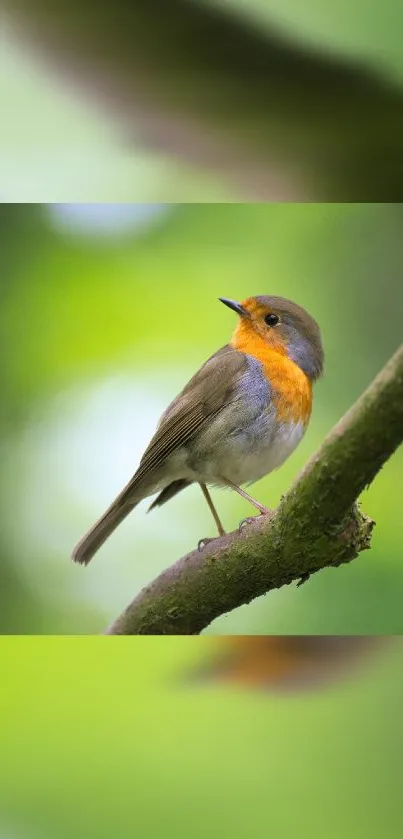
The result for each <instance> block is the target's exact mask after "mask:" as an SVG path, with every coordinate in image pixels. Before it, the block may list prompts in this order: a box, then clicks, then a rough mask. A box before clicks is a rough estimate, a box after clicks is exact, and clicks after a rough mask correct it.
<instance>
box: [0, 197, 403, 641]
mask: <svg viewBox="0 0 403 839" xmlns="http://www.w3.org/2000/svg"><path fill="white" fill-rule="evenodd" d="M0 213H1V224H0V231H1V232H0V237H1V241H0V260H1V262H0V278H1V292H2V299H1V309H0V318H1V322H0V336H1V344H2V359H3V362H2V365H1V371H0V376H1V394H2V399H1V411H0V422H1V457H2V470H1V479H0V480H1V484H0V491H1V497H2V504H1V527H0V554H1V564H0V630H1V632H2V633H29V634H31V633H32V634H34V633H37V634H42V633H45V634H46V633H71V634H76V633H97V632H100V631H102V630H103V629H104V628H105V627H106V626H107V624H108V623H109V622H110V621H111V620H112V619H113V618H115V617H116V616H117V614H118V613H119V612H120V610H121V609H123V608H124V607H125V606H126V605H127V603H128V601H129V600H130V599H132V597H134V596H135V595H136V593H137V592H138V591H139V590H140V588H141V587H142V586H144V585H145V584H147V583H148V582H150V581H151V580H152V579H153V578H154V577H155V575H157V574H158V573H159V572H160V571H161V570H163V569H164V568H166V567H167V566H169V565H170V564H172V563H173V562H174V561H176V560H177V559H178V558H179V557H180V556H181V555H183V554H185V553H187V552H188V551H189V550H192V549H193V548H194V546H195V545H196V544H197V541H198V540H199V539H200V538H201V537H205V536H209V535H214V524H213V521H212V519H211V515H210V513H209V510H208V508H207V505H206V504H205V501H204V499H203V497H202V495H201V492H200V490H199V489H198V488H197V487H192V488H190V489H188V490H186V491H185V492H184V493H183V494H181V495H179V496H178V497H177V498H176V499H174V500H173V501H172V502H170V503H169V504H167V505H166V506H165V507H164V508H162V509H161V510H158V511H156V512H153V514H151V515H150V516H146V515H145V511H146V509H147V504H146V502H144V504H142V505H140V506H139V507H138V508H137V509H136V510H135V511H134V512H133V513H132V515H130V516H129V518H128V519H127V520H126V522H124V524H123V525H122V526H121V527H120V528H119V529H118V530H117V531H116V533H115V535H114V536H113V538H111V539H110V540H108V542H107V543H106V545H105V546H104V548H103V549H102V551H101V552H100V553H99V554H98V555H97V557H96V558H95V559H94V562H93V563H92V564H91V565H90V566H89V567H88V568H87V569H83V568H80V567H77V566H75V565H74V564H73V563H72V562H71V561H70V553H71V550H72V548H73V546H74V544H75V543H76V541H77V540H78V538H79V537H80V536H81V535H82V533H83V532H84V531H85V530H86V529H87V527H88V526H89V525H90V524H92V522H93V521H94V520H95V518H97V517H98V515H99V514H100V513H101V512H103V510H104V508H105V507H106V506H107V505H108V504H109V503H110V502H111V501H112V499H113V498H114V496H115V495H116V494H117V492H118V491H119V490H120V489H121V488H122V486H123V485H124V484H125V483H126V482H127V480H128V479H129V478H130V477H131V475H132V473H133V472H134V470H135V468H136V466H137V464H138V461H139V458H140V456H141V454H142V451H143V449H144V447H145V445H146V444H147V442H148V440H149V438H150V436H151V434H152V433H153V431H154V429H155V426H156V423H157V420H158V418H159V416H160V414H161V412H162V410H163V409H164V408H165V406H166V405H167V404H168V402H169V401H170V400H171V399H172V398H173V397H174V396H175V395H176V393H177V392H178V391H179V390H180V389H181V387H182V386H183V385H184V384H185V383H186V381H187V380H188V378H189V377H190V376H191V375H192V374H193V372H194V371H195V370H196V369H197V368H198V366H199V365H200V364H201V363H202V362H203V361H204V360H205V359H206V358H207V357H208V356H209V355H210V354H211V353H212V352H214V351H215V350H216V349H217V348H218V347H219V346H221V345H223V344H225V343H226V342H227V341H228V340H229V337H230V335H231V332H232V330H233V328H234V326H235V319H234V316H233V315H232V313H231V312H229V311H228V310H227V309H225V308H224V307H223V306H222V305H221V304H219V303H218V302H217V298H218V297H219V296H227V297H232V298H235V299H237V298H238V299H242V298H244V297H246V296H249V295H251V294H280V295H283V296H286V297H291V298H292V299H294V300H296V301H297V302H298V303H300V304H302V305H303V306H305V307H306V308H307V309H308V311H310V312H311V313H312V314H313V315H314V316H315V317H316V318H317V319H318V320H319V322H320V324H321V327H322V331H323V338H324V344H325V349H326V374H325V377H324V379H323V380H322V381H321V382H320V383H319V384H318V386H317V387H316V391H315V401H314V411H313V417H312V420H311V424H310V427H309V430H308V433H307V435H306V437H305V439H304V440H303V442H302V444H301V445H300V447H299V448H298V449H297V451H296V452H295V453H294V455H293V456H292V457H291V458H290V460H289V461H288V462H287V463H286V464H285V465H284V466H283V467H282V469H281V470H279V471H278V472H277V473H274V474H272V475H270V476H269V477H267V478H266V479H265V480H263V481H261V482H260V483H259V484H256V485H255V487H254V492H255V495H256V497H258V498H259V499H260V500H262V501H263V502H265V503H267V504H268V505H269V506H275V505H276V504H277V503H278V500H279V497H280V495H281V494H282V493H284V492H285V491H286V490H287V489H288V487H289V486H290V484H291V482H292V481H293V479H294V478H295V476H296V475H297V473H298V472H299V470H300V469H301V468H302V467H303V465H304V464H305V462H306V461H307V459H308V458H309V456H310V455H311V454H312V453H313V452H314V451H315V449H316V448H317V447H318V445H319V444H320V443H321V441H322V440H323V438H324V436H325V435H326V433H327V432H328V431H329V430H330V429H331V427H332V426H333V424H334V423H335V422H336V421H337V420H338V419H339V418H340V416H341V415H342V414H343V413H344V412H345V411H346V410H347V409H348V408H349V406H350V405H351V404H352V402H353V401H354V400H355V399H356V398H357V397H358V396H359V395H360V393H361V392H362V391H363V389H364V388H365V387H366V386H367V385H368V384H369V383H370V381H371V380H372V378H373V377H374V376H375V375H376V374H377V372H378V371H379V370H380V369H381V367H382V366H383V365H384V364H385V362H386V361H387V359H388V358H389V356H390V355H391V354H392V353H393V352H394V350H395V349H396V347H397V346H398V344H399V343H400V341H401V337H402V327H401V322H402V310H403V285H402V270H403V245H402V235H401V231H402V221H403V212H402V207H401V205H393V204H389V205H381V204H379V205H371V204H367V205H363V204H279V205H275V204H266V205H264V204H260V205H259V204H232V205H230V204H184V205H156V204H154V205H150V204H146V205H144V204H131V205H128V204H126V205H104V206H100V205H67V204H64V205H37V204H27V205H23V204H21V205H6V204H3V205H1V208H0ZM402 467H403V457H402V451H401V450H400V451H399V452H398V453H397V454H396V455H395V456H394V457H393V458H392V459H391V460H390V461H389V462H388V463H387V464H386V466H385V467H384V469H383V470H382V472H381V473H380V474H379V475H378V476H377V478H376V480H375V482H374V484H373V485H372V486H371V488H370V489H369V491H366V492H365V493H364V495H363V498H362V504H363V508H364V510H365V512H366V513H368V514H369V515H371V516H372V517H373V518H374V519H375V520H376V522H377V526H376V528H375V531H374V536H373V547H372V550H371V551H369V552H366V553H364V554H362V555H361V556H360V557H359V558H358V559H356V560H355V561H354V562H353V563H352V564H351V565H349V566H345V567H341V568H339V569H328V570H325V571H322V572H320V573H319V574H316V575H315V576H314V577H313V578H312V579H311V580H310V581H309V582H308V583H307V584H306V585H304V586H302V587H301V588H298V589H297V588H296V587H295V586H289V587H286V588H284V589H282V590H280V591H278V592H274V593H271V594H270V595H268V596H267V597H265V598H262V599H259V600H257V601H255V602H254V603H252V604H250V605H249V606H248V607H243V608H242V609H239V610H237V611H235V612H233V613H232V614H230V615H227V616H224V617H222V618H220V619H219V620H217V621H215V622H214V623H213V624H212V625H211V627H210V628H209V630H208V632H209V633H229V634H230V633H240V634H242V633H246V634H259V633H296V634H303V633H329V634H332V633H343V634H345V633H364V634H365V633H374V634H375V633H398V632H402V631H403V612H402V608H401V603H402V594H403V561H402V553H403V551H402V546H403V534H402V514H401V487H402ZM214 497H215V500H216V502H217V506H218V509H219V510H220V513H221V516H222V518H223V521H224V525H226V526H227V528H228V529H235V527H236V526H237V525H238V522H239V521H240V520H241V519H242V518H243V517H244V516H245V515H248V514H249V508H248V506H247V505H245V503H244V502H243V500H242V499H240V498H239V497H237V496H236V495H235V494H233V493H229V492H221V491H218V490H216V491H215V492H214Z"/></svg>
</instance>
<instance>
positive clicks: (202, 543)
mask: <svg viewBox="0 0 403 839" xmlns="http://www.w3.org/2000/svg"><path fill="white" fill-rule="evenodd" d="M216 539H217V537H213V538H210V539H208V538H206V539H199V541H198V543H197V550H198V551H202V550H203V548H205V547H206V545H209V544H210V542H215V541H216Z"/></svg>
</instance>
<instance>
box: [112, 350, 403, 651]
mask: <svg viewBox="0 0 403 839" xmlns="http://www.w3.org/2000/svg"><path fill="white" fill-rule="evenodd" d="M402 440H403V346H402V347H400V349H399V350H398V351H397V352H396V353H395V355H394V356H393V357H392V358H391V359H390V361H389V363H388V364H387V365H386V367H385V368H384V369H383V370H382V372H381V373H380V374H379V375H378V376H377V378H376V379H375V380H374V381H373V382H372V384H371V385H370V386H369V388H368V389H367V390H366V391H365V392H364V393H363V394H362V396H361V397H360V398H359V399H358V401H357V402H356V404H355V405H354V406H353V407H352V408H351V410H350V411H349V412H348V413H347V414H346V415H345V416H344V417H343V419H342V420H341V421H340V422H339V423H338V424H337V425H336V426H335V428H334V429H333V430H332V431H331V433H330V434H329V436H328V437H327V439H326V440H325V442H324V443H323V445H322V447H321V449H320V450H319V451H318V452H317V454H316V455H314V457H313V458H312V459H311V460H310V462H309V463H308V465H307V466H306V468H305V469H304V471H303V472H302V474H301V476H300V477H299V479H298V480H297V482H296V483H295V484H294V486H293V487H292V488H291V490H290V491H289V492H288V493H287V495H286V496H284V498H283V499H282V501H281V504H280V506H279V507H278V509H277V510H276V511H273V512H272V513H271V514H270V515H269V516H267V515H266V516H261V517H259V518H258V519H255V521H254V522H253V523H252V524H250V525H247V526H246V527H245V528H244V530H243V531H242V533H241V534H239V533H238V532H234V533H231V534H229V535H228V536H224V537H222V538H219V539H217V540H215V541H214V542H212V543H211V544H209V545H207V546H206V547H205V548H204V549H203V550H202V551H201V552H199V551H194V552H193V553H191V554H188V555H187V556H185V557H184V558H183V559H181V560H180V561H179V562H177V563H176V564H175V565H173V566H172V567H171V568H169V569H168V570H167V571H165V572H164V573H163V574H161V575H160V576H159V577H158V578H157V579H156V580H155V581H154V582H153V583H151V585H149V586H147V587H146V588H145V589H144V590H143V591H142V592H140V594H139V595H138V597H136V598H135V600H133V602H132V603H131V604H130V606H128V608H127V609H126V611H125V612H123V614H122V615H121V616H120V617H119V618H118V619H117V620H116V621H115V623H114V624H113V625H112V627H111V628H110V629H109V630H108V632H107V634H109V635H195V634H198V633H200V632H201V631H202V630H203V629H204V628H205V627H207V626H208V625H209V624H210V623H211V622H212V621H213V620H214V619H215V618H217V617H218V616H219V615H223V614H224V613H225V612H229V611H231V610H232V609H236V608H237V607H238V606H242V605H243V604H245V603H249V602H250V601H251V600H253V599H254V598H255V597H260V596H261V595H263V594H266V593H267V592H269V591H271V590H272V589H275V588H280V587H281V586H283V585H287V584H289V583H291V582H293V581H294V580H302V581H305V580H306V579H307V578H308V577H309V576H310V575H311V574H313V573H315V572H316V571H319V570H320V569H321V568H325V567H329V566H338V565H341V564H342V563H346V562H350V561H351V560H352V559H354V558H355V557H356V556H357V555H358V554H359V552H360V551H363V550H365V549H367V548H369V546H370V538H371V531H372V528H373V525H374V522H373V521H372V520H371V519H369V518H368V517H367V516H365V515H364V514H363V513H362V512H361V511H360V510H359V508H358V506H357V503H356V501H357V499H358V497H359V495H360V494H361V492H362V491H363V489H365V487H367V486H368V485H369V484H370V483H371V481H372V480H373V478H374V477H375V475H376V474H377V473H378V472H379V470H380V469H381V468H382V466H383V464H384V463H385V462H386V461H387V460H388V458H389V457H390V456H391V455H392V454H393V452H394V451H395V449H397V447H398V446H399V445H400V443H401V442H402Z"/></svg>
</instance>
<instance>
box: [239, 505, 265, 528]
mask: <svg viewBox="0 0 403 839" xmlns="http://www.w3.org/2000/svg"><path fill="white" fill-rule="evenodd" d="M270 512H271V510H268V508H267V507H261V509H260V510H259V514H258V515H257V516H247V518H246V519H242V521H241V522H240V525H239V527H238V533H242V529H243V528H244V526H245V524H252V523H253V522H254V521H256V519H258V518H259V517H260V516H265V515H266V514H267V513H270Z"/></svg>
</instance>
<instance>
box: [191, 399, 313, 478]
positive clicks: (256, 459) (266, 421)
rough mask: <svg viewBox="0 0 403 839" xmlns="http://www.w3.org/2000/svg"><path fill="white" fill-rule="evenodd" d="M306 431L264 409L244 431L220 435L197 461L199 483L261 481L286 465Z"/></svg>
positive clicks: (195, 463) (298, 425)
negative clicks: (277, 419)
mask: <svg viewBox="0 0 403 839" xmlns="http://www.w3.org/2000/svg"><path fill="white" fill-rule="evenodd" d="M217 431H218V429H217ZM304 431H305V425H304V424H303V423H302V422H282V423H278V421H275V420H274V418H273V416H272V414H271V412H270V411H267V410H265V411H264V412H262V413H261V414H259V415H258V416H257V417H255V418H254V420H253V421H251V422H249V423H248V424H247V425H246V427H244V428H243V429H242V428H239V429H237V430H236V431H235V432H233V433H230V434H227V435H226V434H225V433H221V434H217V437H216V441H215V445H214V446H213V447H212V448H211V449H210V451H209V452H208V454H207V452H205V454H204V457H197V460H196V462H194V467H196V469H195V472H196V473H197V475H198V480H201V481H203V482H205V483H212V484H222V483H223V481H222V478H227V479H228V480H230V481H232V482H233V483H235V484H237V485H240V484H247V483H253V482H254V481H258V480H259V479H260V478H263V477H264V476H265V475H268V474H269V472H272V471H273V469H277V468H278V467H279V466H281V464H282V463H284V461H285V460H286V459H287V457H289V455H290V454H291V453H292V452H293V451H294V449H295V448H296V446H297V445H298V443H299V442H300V440H301V438H302V437H303V434H304ZM196 479H197V478H196Z"/></svg>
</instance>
